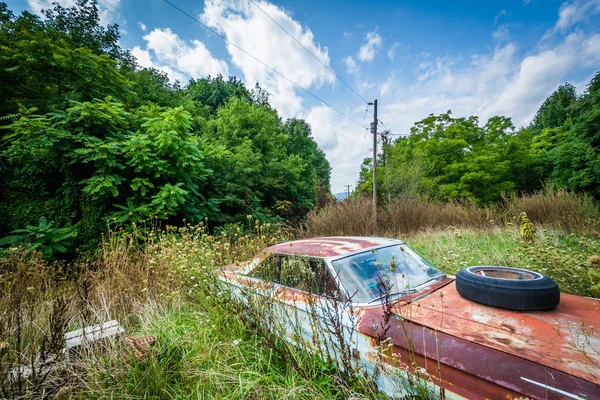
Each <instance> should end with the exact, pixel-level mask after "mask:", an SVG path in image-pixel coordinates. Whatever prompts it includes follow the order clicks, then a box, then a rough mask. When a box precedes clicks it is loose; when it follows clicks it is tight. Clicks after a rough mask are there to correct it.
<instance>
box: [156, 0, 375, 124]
mask: <svg viewBox="0 0 600 400" xmlns="http://www.w3.org/2000/svg"><path fill="white" fill-rule="evenodd" d="M163 1H164V2H165V3H167V4H168V5H170V6H171V7H173V8H174V9H176V10H177V11H179V12H180V13H182V14H183V15H185V16H186V17H188V18H190V19H191V20H193V21H195V22H196V23H198V24H199V25H201V26H202V27H204V28H205V29H207V30H209V31H210V32H212V33H214V34H215V35H217V36H218V37H220V38H221V39H223V40H224V41H225V42H226V43H228V44H230V45H232V46H233V47H235V48H236V49H238V50H239V51H241V52H242V53H244V54H246V55H247V56H249V57H251V58H252V59H254V60H255V61H257V62H258V63H260V64H262V65H263V66H265V67H266V68H268V69H269V70H271V71H273V72H274V73H276V74H277V75H279V76H281V77H282V78H283V79H285V80H286V81H288V82H290V83H291V84H292V85H294V86H296V87H297V88H299V89H301V90H303V91H304V92H306V93H308V94H309V95H311V96H312V97H314V98H315V99H317V100H318V101H320V102H321V103H323V104H325V105H326V106H327V107H329V108H331V109H332V110H334V111H336V112H338V113H339V114H341V115H343V116H344V117H346V118H348V119H349V120H350V121H352V122H354V123H355V124H357V125H359V126H360V127H361V128H365V129H367V128H366V127H365V126H363V125H362V124H361V123H359V122H358V121H356V120H355V119H354V118H352V117H350V116H348V115H347V114H346V113H344V112H343V111H341V110H339V109H337V108H336V107H334V106H332V105H331V104H329V103H327V102H326V101H325V100H323V99H321V98H320V97H319V96H317V95H316V94H313V93H312V92H310V91H309V90H308V89H305V88H304V87H302V86H300V85H299V84H297V83H296V82H294V81H293V80H291V79H290V78H288V77H287V76H285V75H283V74H282V73H281V72H279V71H277V70H276V69H275V68H273V67H271V66H269V65H267V64H266V63H264V62H263V61H261V60H259V59H258V58H256V57H255V56H253V55H252V54H250V53H249V52H247V51H246V50H244V49H243V48H241V47H240V46H238V45H237V44H235V43H233V42H232V41H230V40H229V39H227V37H225V36H223V35H222V34H220V33H219V32H217V31H216V30H214V29H212V28H210V27H209V26H208V25H206V24H203V23H202V22H201V21H200V20H199V19H197V18H195V17H193V16H192V15H190V14H188V13H187V12H185V11H184V10H182V9H181V8H179V7H177V6H176V5H175V4H173V3H171V2H170V1H169V0H163Z"/></svg>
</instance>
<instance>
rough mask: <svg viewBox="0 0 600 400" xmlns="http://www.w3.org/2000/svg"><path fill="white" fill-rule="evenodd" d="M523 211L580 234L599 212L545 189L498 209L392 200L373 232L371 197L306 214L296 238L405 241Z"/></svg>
mask: <svg viewBox="0 0 600 400" xmlns="http://www.w3.org/2000/svg"><path fill="white" fill-rule="evenodd" d="M522 212H526V213H527V215H528V216H529V218H530V220H531V221H532V222H533V223H534V224H536V225H538V226H546V227H553V228H559V229H562V230H565V231H566V232H580V231H584V230H589V229H590V228H592V227H593V228H594V229H595V227H597V226H599V222H600V211H599V210H598V206H597V204H596V202H595V201H594V200H593V199H591V198H590V197H588V196H585V195H578V194H574V193H570V192H568V191H566V190H553V189H552V188H549V187H546V188H544V189H543V190H541V191H539V192H537V193H533V194H530V195H523V196H517V195H510V196H505V197H504V199H503V201H502V202H501V203H499V204H492V205H488V206H484V207H483V206H478V205H476V204H475V203H474V202H471V201H464V202H442V201H436V200H431V199H426V198H423V199H410V198H398V199H392V200H391V201H390V202H389V203H388V204H387V205H386V206H385V207H382V208H380V209H379V213H378V214H379V215H378V217H379V218H378V221H377V227H378V230H377V232H375V233H374V232H373V222H372V203H371V199H369V198H364V197H363V198H358V199H348V200H345V201H343V202H340V203H336V204H332V205H329V206H326V207H324V208H322V209H320V210H318V211H315V212H312V213H310V214H309V215H308V217H307V221H306V223H305V224H304V225H303V226H302V227H301V229H300V235H301V236H305V237H314V236H332V235H335V236H346V235H360V236H372V235H374V234H375V235H378V236H405V235H407V234H411V233H415V232H419V231H426V230H432V229H447V228H448V227H459V228H473V229H491V228H494V227H496V226H498V225H506V224H510V223H514V222H515V221H516V219H517V218H518V216H519V215H520V214H521V213H522Z"/></svg>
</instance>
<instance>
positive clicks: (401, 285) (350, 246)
mask: <svg viewBox="0 0 600 400" xmlns="http://www.w3.org/2000/svg"><path fill="white" fill-rule="evenodd" d="M298 260H301V261H304V262H305V264H306V265H308V266H309V268H310V269H311V270H312V273H313V274H314V273H318V276H319V279H318V282H317V284H316V286H315V285H313V286H312V287H307V286H306V285H305V284H302V282H301V280H299V279H291V278H290V277H289V276H292V275H293V274H292V275H290V273H289V272H286V271H285V270H284V267H283V266H284V265H291V266H294V265H297V264H294V263H295V262H296V261H298ZM461 273H462V275H463V279H462V280H461V279H458V282H457V278H459V275H461V274H457V276H456V277H454V276H448V275H446V274H443V273H442V272H440V271H439V270H438V269H437V268H436V267H435V266H433V265H432V264H430V263H429V262H427V261H426V260H425V259H424V258H423V257H421V256H420V255H419V254H417V253H416V252H415V251H413V250H412V249H411V248H410V247H409V246H407V245H406V244H405V243H404V242H403V241H400V240H395V239H384V238H373V237H321V238H314V239H303V240H296V241H292V242H286V243H280V244H276V245H273V246H271V247H268V248H266V249H264V250H263V251H262V252H260V253H259V254H258V255H257V256H256V257H255V258H254V259H253V260H251V261H248V262H244V263H238V264H234V265H228V266H226V267H223V268H222V270H221V277H222V278H221V279H223V280H225V281H227V282H229V283H230V284H232V285H237V286H238V287H245V286H254V287H259V288H261V290H263V292H264V293H265V295H268V296H270V297H272V298H274V299H276V301H277V302H278V304H281V305H283V306H285V307H288V309H290V310H295V312H296V313H300V314H302V313H307V312H308V310H307V308H306V304H307V303H309V301H308V300H309V299H312V302H313V304H314V302H315V299H316V301H317V302H324V303H331V302H335V303H340V302H341V301H344V299H346V301H350V303H351V304H352V307H350V308H349V309H346V310H344V311H343V313H345V314H347V315H345V316H344V317H343V318H344V321H345V322H344V323H347V324H354V326H355V327H356V329H355V330H354V331H352V330H349V332H351V335H352V337H349V338H347V339H348V340H349V342H350V343H351V345H352V346H353V347H354V349H353V351H354V352H355V354H356V355H357V358H358V359H359V362H360V363H361V365H362V366H363V367H364V368H365V369H366V370H368V371H373V369H374V368H375V367H374V365H375V364H376V362H377V360H380V361H381V360H382V361H383V363H384V364H385V365H386V369H385V371H386V373H385V374H379V375H378V377H377V384H378V386H379V388H380V389H381V390H382V391H384V392H385V393H386V394H387V395H389V396H391V397H403V396H405V395H406V394H407V388H406V385H405V384H403V383H402V382H405V381H403V380H402V379H404V378H402V377H405V376H406V375H405V374H406V373H410V372H411V371H413V372H414V371H415V370H416V369H419V370H421V371H426V373H427V374H428V376H430V377H431V379H430V380H429V381H428V382H426V384H427V385H429V386H432V387H433V389H432V391H431V393H433V394H434V395H435V397H438V398H446V399H451V398H468V399H513V398H514V399H517V398H530V399H565V398H568V399H600V338H599V337H598V335H597V334H596V332H595V331H594V327H600V301H599V300H598V299H593V298H585V297H580V296H575V295H570V294H564V293H563V294H559V293H558V287H554V285H553V284H552V283H553V281H552V280H549V281H548V279H549V278H546V277H544V276H543V275H541V274H538V273H535V272H531V271H525V270H517V269H510V268H505V267H477V268H470V269H468V270H465V271H461ZM465 274H467V275H465ZM382 276H386V277H387V278H386V279H387V284H386V283H385V282H384V280H383V279H382ZM469 276H475V277H476V278H477V279H479V280H482V281H484V283H485V282H488V281H489V282H492V283H493V282H500V284H502V285H508V286H507V287H508V289H507V291H504V292H500V295H498V293H496V295H493V293H492V292H494V287H493V285H492V286H489V287H486V286H485V284H483V285H482V284H480V282H477V279H475V280H469V279H468V277H469ZM390 277H391V278H392V279H391V280H390V279H389V278H390ZM465 277H466V279H464V278H465ZM525 281H532V282H538V283H537V284H531V285H533V286H531V287H530V286H528V285H529V284H527V283H525V286H524V288H523V287H517V288H516V289H515V288H513V287H511V285H512V284H514V283H515V282H517V284H518V285H520V284H521V282H525ZM542 281H543V282H544V283H543V284H541V282H542ZM461 282H462V283H461ZM540 284H541V286H542V287H541V288H540ZM461 285H462V289H461ZM465 285H467V286H465ZM469 285H470V286H469ZM536 285H537V286H536ZM382 288H383V290H382ZM478 288H479V290H478ZM511 290H515V292H514V293H513V292H511ZM519 291H520V292H519ZM469 293H470V294H471V295H473V296H470V295H469ZM490 293H492V295H491V296H490ZM532 293H533V295H532ZM513 294H514V295H513ZM478 295H479V296H483V297H480V298H478V297H477V296H478ZM519 295H523V299H524V303H520V302H518V301H517V302H516V303H515V302H514V301H512V302H511V301H509V302H508V303H506V302H505V301H506V299H509V300H510V299H511V298H513V300H514V299H515V298H518V297H519ZM465 296H466V297H465ZM528 296H529V297H528ZM532 296H533V297H532ZM557 296H558V297H557ZM469 297H471V298H472V299H469ZM536 298H537V299H541V300H539V301H537V300H535V299H536ZM486 299H487V300H486ZM490 299H491V300H494V299H495V300H494V301H497V302H498V303H497V304H495V303H493V302H492V303H490V304H491V305H490V304H485V303H486V302H488V301H490ZM531 299H533V300H535V301H534V302H533V303H527V302H528V301H530V300H531ZM536 301H537V302H536ZM386 310H387V312H386ZM296 321H300V323H302V321H304V324H305V325H307V326H306V327H304V333H305V334H306V335H310V334H312V332H311V329H314V325H312V328H311V327H310V326H309V325H310V324H308V323H307V322H306V319H305V320H303V319H302V316H301V317H300V318H298V317H296ZM291 325H293V324H291ZM382 341H383V342H385V343H387V344H388V346H387V347H386V349H389V352H387V353H385V354H383V355H382V350H381V349H382V347H381V343H382ZM307 342H308V341H307ZM409 360H410V361H409ZM390 371H391V373H390ZM394 371H395V372H394ZM403 374H404V375H403ZM399 382H400V383H399Z"/></svg>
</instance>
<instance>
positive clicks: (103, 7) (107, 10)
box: [27, 0, 121, 25]
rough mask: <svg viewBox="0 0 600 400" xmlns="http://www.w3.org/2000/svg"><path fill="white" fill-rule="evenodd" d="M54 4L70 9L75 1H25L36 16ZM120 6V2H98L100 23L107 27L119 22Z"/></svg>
mask: <svg viewBox="0 0 600 400" xmlns="http://www.w3.org/2000/svg"><path fill="white" fill-rule="evenodd" d="M54 3H58V4H60V5H61V6H63V7H72V6H74V5H75V4H76V0H27V4H29V8H31V10H32V11H33V12H34V13H36V14H38V15H42V10H49V9H52V8H54ZM120 5H121V0H98V16H99V18H100V23H101V24H102V25H107V24H113V23H115V22H119V18H120V15H119V7H120Z"/></svg>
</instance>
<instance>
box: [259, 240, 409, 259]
mask: <svg viewBox="0 0 600 400" xmlns="http://www.w3.org/2000/svg"><path fill="white" fill-rule="evenodd" d="M403 243H404V242H402V241H401V240H397V239H387V238H377V237H366V236H364V237H360V236H330V237H317V238H312V239H301V240H293V241H290V242H284V243H279V244H276V245H274V246H270V247H268V248H266V249H265V251H264V252H265V253H267V254H295V255H302V256H308V257H322V258H336V257H341V256H347V255H349V254H352V253H357V252H361V251H363V250H366V249H372V248H376V247H383V246H390V245H394V244H403Z"/></svg>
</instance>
